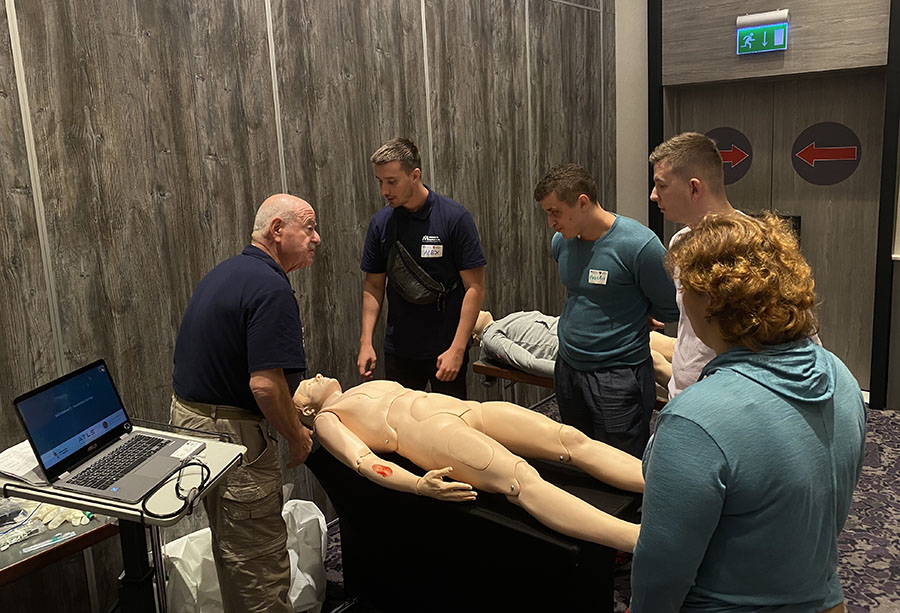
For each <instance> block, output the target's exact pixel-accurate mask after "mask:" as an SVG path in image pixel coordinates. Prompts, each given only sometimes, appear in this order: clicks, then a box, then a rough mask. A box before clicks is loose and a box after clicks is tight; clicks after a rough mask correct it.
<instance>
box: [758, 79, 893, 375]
mask: <svg viewBox="0 0 900 613" xmlns="http://www.w3.org/2000/svg"><path fill="white" fill-rule="evenodd" d="M883 101H884V75H883V73H882V72H880V71H878V72H870V73H863V74H854V75H842V76H831V77H821V78H815V79H797V80H794V81H790V82H780V83H777V84H776V85H775V114H774V126H773V134H774V155H773V160H772V166H773V181H772V204H773V207H774V208H775V209H776V210H777V211H778V212H780V213H786V214H791V215H800V216H801V227H802V236H801V245H802V248H803V252H804V254H805V255H806V257H807V259H808V260H809V263H810V266H812V269H813V274H814V276H815V279H816V292H817V294H818V297H819V300H820V301H821V306H820V307H819V311H818V312H819V323H820V325H821V329H822V331H821V333H820V336H821V338H822V342H823V343H824V344H825V347H827V348H828V349H830V350H831V351H833V352H834V353H835V354H837V356H838V357H840V358H841V359H842V360H843V361H844V362H845V363H846V364H847V366H848V367H849V368H850V370H851V371H852V372H853V374H854V375H855V376H856V378H857V380H858V381H859V384H860V385H861V386H862V387H863V389H868V386H869V372H870V362H871V357H872V323H873V322H872V305H873V304H874V294H875V234H876V228H877V217H878V201H879V186H880V176H881V137H882V117H883V112H884V102H883ZM822 121H834V122H839V123H842V124H845V125H846V126H848V127H849V128H850V129H851V130H853V131H854V132H855V133H856V135H857V136H858V137H859V140H860V142H861V144H862V152H861V157H860V163H859V167H858V168H857V169H856V171H855V172H854V174H853V175H851V176H850V178H848V179H846V180H845V181H843V182H841V183H838V184H836V185H832V186H826V187H823V186H817V185H812V184H811V183H807V182H806V181H804V180H803V179H801V178H800V177H799V176H798V175H797V174H796V172H794V169H793V167H792V165H791V147H792V145H793V143H794V140H795V139H796V138H797V136H798V135H799V134H800V132H802V131H803V130H804V129H806V128H807V127H808V126H810V125H812V124H815V123H818V122H822Z"/></svg>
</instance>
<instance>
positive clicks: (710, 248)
mask: <svg viewBox="0 0 900 613" xmlns="http://www.w3.org/2000/svg"><path fill="white" fill-rule="evenodd" d="M666 261H667V265H668V267H669V270H670V271H675V272H677V276H678V280H679V281H680V283H681V286H682V288H683V289H684V307H685V312H686V313H687V315H688V317H689V319H690V320H691V323H692V325H694V326H695V328H694V329H695V331H696V332H697V335H698V337H699V338H700V340H702V341H703V342H704V343H706V344H707V345H709V346H710V347H711V348H713V349H717V347H716V346H715V344H714V343H716V342H717V340H716V338H717V337H718V338H720V339H721V341H722V342H723V343H725V347H726V348H727V347H728V346H736V345H743V346H745V347H747V348H749V349H752V350H754V351H758V350H760V349H761V348H763V347H765V346H767V345H778V344H781V343H787V342H790V341H795V340H799V339H802V338H806V337H809V336H812V335H813V334H814V333H815V332H816V331H817V327H818V326H817V323H816V317H815V315H814V314H813V312H812V308H813V306H814V305H815V300H816V295H815V291H814V287H815V282H814V281H813V279H812V272H811V270H810V268H809V264H807V263H806V260H805V259H804V258H803V255H802V254H801V253H800V246H799V245H798V243H797V239H796V238H795V236H794V234H793V233H792V231H791V230H790V229H789V226H788V225H787V223H786V222H784V221H782V220H781V219H779V218H778V217H777V216H775V215H772V214H767V215H765V216H764V217H762V218H759V219H756V218H753V217H748V216H746V215H736V214H730V215H707V216H706V217H704V218H703V219H702V220H701V221H700V222H699V223H697V224H695V225H693V226H691V231H690V232H689V233H688V234H687V235H685V237H684V238H683V239H681V240H680V241H678V242H677V243H676V244H675V245H673V246H672V249H671V250H670V251H669V253H668V254H667V255H666ZM695 322H696V323H695ZM704 336H706V337H707V338H704Z"/></svg>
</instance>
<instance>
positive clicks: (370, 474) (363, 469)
mask: <svg viewBox="0 0 900 613" xmlns="http://www.w3.org/2000/svg"><path fill="white" fill-rule="evenodd" d="M316 438H317V439H318V440H319V442H320V443H322V445H323V446H324V447H325V449H327V450H328V451H330V452H331V454H332V455H333V456H334V457H336V458H337V459H338V460H340V461H341V462H342V463H344V464H346V465H347V466H349V467H350V468H352V469H353V470H355V471H356V472H358V473H359V474H361V475H362V476H364V477H366V478H367V479H369V480H370V481H374V482H375V483H377V484H378V485H381V486H384V487H386V488H389V489H392V490H397V491H400V492H407V493H410V494H420V495H422V496H429V497H431V498H437V499H438V500H449V501H453V502H462V501H466V500H475V497H476V493H475V491H474V490H473V489H472V486H471V485H469V484H468V483H461V482H459V481H444V480H443V476H444V475H446V474H448V473H449V472H450V471H452V470H453V469H452V468H450V467H447V468H442V469H440V470H431V471H428V472H427V473H426V474H425V476H423V477H418V476H416V475H414V474H413V473H411V472H409V471H408V470H406V469H405V468H403V467H402V466H398V465H397V464H394V463H393V462H388V461H386V460H383V459H381V458H379V457H378V456H377V455H375V453H373V452H372V450H371V449H369V446H368V445H366V444H365V443H364V442H363V441H362V440H361V439H360V438H359V437H358V436H356V434H354V433H353V432H351V431H350V429H349V428H347V426H345V425H344V424H343V423H342V422H341V420H340V418H339V417H338V416H337V415H335V414H334V413H332V412H330V411H329V412H324V413H319V415H318V416H316Z"/></svg>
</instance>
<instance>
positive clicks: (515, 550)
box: [306, 447, 641, 613]
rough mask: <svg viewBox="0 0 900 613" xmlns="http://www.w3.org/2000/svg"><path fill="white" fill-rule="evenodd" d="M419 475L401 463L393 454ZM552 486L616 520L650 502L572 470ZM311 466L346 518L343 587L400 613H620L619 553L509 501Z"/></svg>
mask: <svg viewBox="0 0 900 613" xmlns="http://www.w3.org/2000/svg"><path fill="white" fill-rule="evenodd" d="M385 459H388V460H390V461H392V462H396V463H397V464H400V465H401V466H404V467H406V468H409V469H410V470H412V471H413V472H415V473H416V474H422V473H423V471H422V470H420V469H418V468H417V467H415V466H413V465H412V464H411V463H409V462H408V461H407V460H405V459H404V458H402V457H399V456H396V455H392V456H387V457H386V458H385ZM529 462H530V463H531V464H532V466H534V467H535V468H536V469H537V470H538V471H539V472H540V474H541V476H543V478H544V479H546V480H548V481H550V482H552V483H554V484H556V485H558V486H559V487H561V488H562V489H564V490H566V491H568V492H570V493H571V494H574V495H576V496H578V497H579V498H582V499H584V500H585V501H587V502H589V503H590V504H592V505H594V506H595V507H597V508H599V509H602V510H604V511H606V512H607V513H610V514H611V515H614V516H616V517H621V518H623V519H628V520H633V521H634V520H636V519H637V510H638V508H639V507H640V502H641V496H640V495H638V494H632V493H630V492H623V491H621V490H618V489H615V488H612V487H609V486H606V485H604V484H602V483H600V482H598V481H596V480H595V479H593V478H592V477H590V476H589V475H587V474H585V473H583V472H582V471H581V470H579V469H577V468H574V467H572V466H568V465H563V464H558V463H553V462H543V461H538V460H529ZM306 465H307V466H308V467H309V468H310V470H312V472H313V474H315V476H316V478H317V479H318V480H319V482H320V483H321V484H322V487H323V488H324V489H325V492H326V493H327V494H328V497H329V498H330V499H331V501H332V503H333V504H334V507H335V509H336V511H337V513H338V515H339V517H340V526H341V550H342V557H343V571H344V590H345V593H346V594H347V596H351V597H352V596H356V597H360V598H363V599H365V600H366V601H368V602H371V603H372V604H374V605H375V606H377V607H378V608H379V609H381V610H382V611H384V612H385V613H393V612H394V611H400V612H403V611H416V612H422V611H438V612H441V611H492V610H493V611H539V610H544V611H548V612H556V611H588V610H589V611H612V610H613V606H614V603H613V567H614V564H615V551H614V550H613V549H610V548H608V547H603V546H601V545H597V544H594V543H589V542H585V541H581V540H578V539H574V538H571V537H568V536H564V535H562V534H559V533H558V532H555V531H553V530H551V529H550V528H547V527H546V526H544V525H543V524H541V523H540V522H538V521H537V520H535V519H534V518H533V517H531V515H529V514H528V513H526V512H525V511H524V510H522V509H521V508H519V507H518V506H516V505H514V504H512V503H510V502H509V501H508V500H506V498H505V497H504V496H500V495H492V494H485V493H483V492H479V495H478V500H477V501H476V502H471V503H468V502H467V503H450V502H442V501H438V500H434V499H431V498H426V497H423V496H415V495H412V494H407V493H403V492H396V491H393V490H389V489H387V488H383V487H380V486H378V485H376V484H374V483H372V482H371V481H369V480H368V479H366V478H364V477H362V476H360V475H359V474H357V473H356V472H354V471H352V470H350V469H349V468H347V467H346V466H344V465H343V464H341V463H340V462H339V461H338V460H337V459H335V458H334V457H333V456H332V455H331V454H330V453H329V452H328V451H327V450H326V449H324V448H323V447H318V448H317V449H315V450H314V451H313V453H312V454H310V457H309V459H308V460H307V462H306Z"/></svg>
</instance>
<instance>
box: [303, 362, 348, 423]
mask: <svg viewBox="0 0 900 613" xmlns="http://www.w3.org/2000/svg"><path fill="white" fill-rule="evenodd" d="M342 393H343V390H342V389H341V384H340V383H338V381H337V379H332V378H330V377H323V376H322V375H321V374H317V375H316V376H315V377H313V378H312V379H304V380H303V381H301V382H300V385H298V386H297V391H295V392H294V408H295V409H296V410H297V413H298V414H299V416H300V421H301V423H303V425H304V426H307V427H309V428H312V426H313V421H314V420H315V418H316V415H317V414H318V413H319V411H321V410H322V409H323V408H325V406H326V405H328V404H331V402H333V401H334V400H337V398H339V397H340V395H341V394H342Z"/></svg>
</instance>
